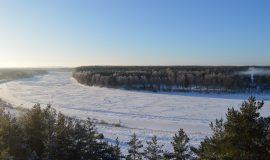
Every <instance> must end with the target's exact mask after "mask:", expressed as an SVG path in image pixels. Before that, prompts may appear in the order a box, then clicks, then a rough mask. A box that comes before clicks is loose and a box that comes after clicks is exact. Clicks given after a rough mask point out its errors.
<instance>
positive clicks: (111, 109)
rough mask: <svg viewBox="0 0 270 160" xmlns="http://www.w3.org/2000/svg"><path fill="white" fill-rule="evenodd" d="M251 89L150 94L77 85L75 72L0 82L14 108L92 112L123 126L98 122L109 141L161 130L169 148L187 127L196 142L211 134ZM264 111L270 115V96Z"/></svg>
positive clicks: (73, 113) (0, 90) (84, 114)
mask: <svg viewBox="0 0 270 160" xmlns="http://www.w3.org/2000/svg"><path fill="white" fill-rule="evenodd" d="M249 96H250V95H248V94H198V93H179V94H178V93H177V94H175V93H173V94H170V93H151V92H138V91H126V90H119V89H108V88H99V87H89V86H83V85H80V84H78V83H77V82H76V81H75V80H74V79H73V78H71V72H56V71H54V72H49V73H48V74H47V75H42V76H35V77H33V78H27V79H21V80H15V81H10V82H6V83H2V84H0V98H2V99H3V100H5V101H7V102H9V103H11V104H13V105H14V106H15V107H16V106H20V107H25V108H30V107H32V106H33V105H34V104H35V103H40V104H49V103H50V104H52V105H53V107H55V108H56V109H57V110H59V111H61V112H63V113H65V114H68V115H70V116H74V117H77V118H86V117H91V118H95V119H98V120H104V121H106V122H108V123H119V121H120V122H121V127H114V126H110V125H98V126H97V127H98V130H99V131H100V132H102V133H104V135H105V136H106V137H108V140H109V141H111V140H113V139H115V138H116V137H119V138H120V140H121V141H122V142H123V143H122V145H123V147H125V143H124V142H126V141H127V140H128V139H129V138H130V135H131V134H132V133H134V132H135V133H136V134H137V135H138V136H139V138H140V139H142V140H146V139H149V138H150V137H151V136H153V135H157V136H158V137H159V140H160V142H161V143H163V144H165V146H166V148H168V149H170V143H169V142H170V140H171V138H172V136H173V135H174V133H175V132H176V131H177V130H178V129H179V128H183V129H184V130H185V131H186V132H187V134H188V135H189V137H190V138H191V144H192V145H195V146H196V145H198V144H199V143H200V141H202V140H203V138H204V137H205V136H207V135H210V134H211V130H210V128H209V123H210V122H211V121H214V120H215V119H216V118H221V117H224V116H225V113H226V112H227V108H228V107H236V108H238V107H239V106H240V104H241V103H242V101H243V100H246V99H247V98H248V97H249ZM255 96H256V97H257V99H259V100H262V99H266V101H265V106H264V108H263V109H262V111H261V113H262V115H264V116H267V115H269V114H270V101H269V99H270V95H269V94H262V95H255Z"/></svg>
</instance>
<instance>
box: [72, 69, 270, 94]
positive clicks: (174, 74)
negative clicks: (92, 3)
mask: <svg viewBox="0 0 270 160" xmlns="http://www.w3.org/2000/svg"><path fill="white" fill-rule="evenodd" d="M248 68H249V67H245V66H244V67H234V66H227V67H226V66H220V67H218V66H217V67H209V66H123V67H117V66H89V67H87V66H86V67H78V68H76V69H75V70H74V72H73V77H74V78H75V79H76V80H77V81H78V82H79V83H81V84H85V85H89V86H102V87H103V86H104V87H113V88H125V89H135V90H150V91H175V92H177V91H198V92H255V91H256V92H264V91H269V90H270V75H255V76H253V78H254V79H251V75H247V74H240V73H241V72H243V71H246V70H248Z"/></svg>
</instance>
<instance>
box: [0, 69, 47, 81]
mask: <svg viewBox="0 0 270 160" xmlns="http://www.w3.org/2000/svg"><path fill="white" fill-rule="evenodd" d="M46 73H47V71H46V70H43V69H0V80H14V79H18V78H30V77H32V76H34V75H40V74H46Z"/></svg>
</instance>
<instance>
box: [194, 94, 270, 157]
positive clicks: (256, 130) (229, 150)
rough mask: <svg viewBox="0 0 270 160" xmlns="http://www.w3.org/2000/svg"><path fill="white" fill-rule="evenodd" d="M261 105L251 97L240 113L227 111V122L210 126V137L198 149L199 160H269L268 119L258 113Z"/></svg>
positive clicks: (244, 103) (269, 125) (231, 109)
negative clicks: (212, 133) (211, 134)
mask: <svg viewBox="0 0 270 160" xmlns="http://www.w3.org/2000/svg"><path fill="white" fill-rule="evenodd" d="M262 107H263V102H256V99H255V97H250V98H249V99H248V101H245V102H243V103H242V105H241V107H240V110H239V111H238V110H235V109H234V108H230V109H228V113H227V114H226V118H227V121H226V122H223V121H222V120H216V122H215V124H213V123H211V124H210V127H211V128H212V130H213V132H214V135H213V136H211V137H210V138H206V139H205V140H204V141H203V142H202V143H201V146H200V148H199V154H198V155H199V157H200V158H201V159H245V160H253V159H270V138H269V137H270V134H269V133H270V130H269V129H270V118H269V117H267V118H264V117H261V116H260V113H259V112H258V111H259V110H260V109H261V108H262Z"/></svg>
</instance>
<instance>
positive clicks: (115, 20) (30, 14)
mask: <svg viewBox="0 0 270 160" xmlns="http://www.w3.org/2000/svg"><path fill="white" fill-rule="evenodd" d="M80 65H270V0H162V1H161V0H0V67H40V66H80Z"/></svg>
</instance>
